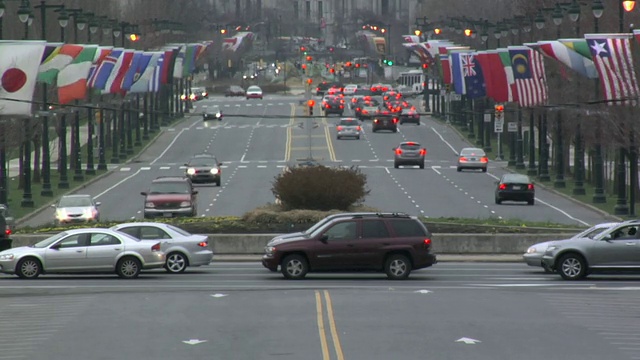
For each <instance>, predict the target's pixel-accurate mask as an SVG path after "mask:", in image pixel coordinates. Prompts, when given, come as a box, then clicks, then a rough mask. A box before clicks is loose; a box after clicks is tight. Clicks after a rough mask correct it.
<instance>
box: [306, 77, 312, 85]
mask: <svg viewBox="0 0 640 360" xmlns="http://www.w3.org/2000/svg"><path fill="white" fill-rule="evenodd" d="M307 84H309V86H311V84H313V79H312V78H308V79H307Z"/></svg>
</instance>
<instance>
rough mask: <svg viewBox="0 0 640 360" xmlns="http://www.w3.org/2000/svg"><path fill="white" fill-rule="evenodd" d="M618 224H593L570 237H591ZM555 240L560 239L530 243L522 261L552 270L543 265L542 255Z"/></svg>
mask: <svg viewBox="0 0 640 360" xmlns="http://www.w3.org/2000/svg"><path fill="white" fill-rule="evenodd" d="M619 224H620V223H617V222H609V223H602V224H597V225H594V226H592V227H590V228H588V229H586V230H584V231H583V232H581V233H578V234H576V235H574V236H572V237H571V239H578V238H583V237H588V238H593V237H594V236H596V235H598V234H599V233H601V232H603V231H605V230H606V229H609V228H611V227H614V226H616V225H619ZM555 241H561V240H553V241H545V242H541V243H537V244H534V245H531V246H530V247H529V248H528V249H527V252H526V253H525V254H524V255H522V258H523V259H524V262H525V263H527V265H529V266H535V267H540V266H542V268H543V269H544V271H545V272H546V273H551V272H553V270H551V269H550V268H549V267H548V266H545V265H544V264H543V263H542V255H544V252H545V251H547V248H548V247H549V245H551V244H553V243H554V242H555Z"/></svg>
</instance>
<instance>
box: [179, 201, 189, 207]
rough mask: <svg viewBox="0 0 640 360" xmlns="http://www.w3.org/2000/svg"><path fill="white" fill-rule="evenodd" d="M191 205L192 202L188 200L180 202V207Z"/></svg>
mask: <svg viewBox="0 0 640 360" xmlns="http://www.w3.org/2000/svg"><path fill="white" fill-rule="evenodd" d="M189 206H191V203H190V202H188V201H183V202H181V203H180V207H189Z"/></svg>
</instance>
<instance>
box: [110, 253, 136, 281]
mask: <svg viewBox="0 0 640 360" xmlns="http://www.w3.org/2000/svg"><path fill="white" fill-rule="evenodd" d="M141 267H142V265H141V264H140V260H138V259H136V258H134V257H132V256H127V257H124V258H122V259H120V260H119V261H118V264H117V265H116V272H117V273H118V276H119V277H121V278H123V279H135V278H137V277H138V275H140V270H141Z"/></svg>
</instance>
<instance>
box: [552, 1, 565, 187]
mask: <svg viewBox="0 0 640 360" xmlns="http://www.w3.org/2000/svg"><path fill="white" fill-rule="evenodd" d="M551 17H552V19H553V23H554V24H555V25H556V37H557V38H558V39H559V38H560V25H561V24H562V18H563V15H562V8H561V7H560V4H558V3H556V7H555V9H554V10H553V14H552V16H551ZM561 111H562V110H558V113H557V114H556V180H555V182H554V183H553V186H554V187H555V188H558V189H561V188H565V187H567V183H566V182H565V180H564V144H563V141H562V140H563V139H562V115H561V114H562V113H561Z"/></svg>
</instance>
